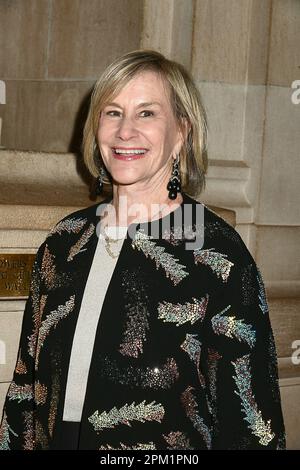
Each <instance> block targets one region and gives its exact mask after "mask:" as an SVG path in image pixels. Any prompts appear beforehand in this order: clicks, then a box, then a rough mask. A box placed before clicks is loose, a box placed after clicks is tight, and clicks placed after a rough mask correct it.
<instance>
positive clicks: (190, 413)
mask: <svg viewBox="0 0 300 470" xmlns="http://www.w3.org/2000/svg"><path fill="white" fill-rule="evenodd" d="M193 390H194V388H193V387H191V386H189V387H188V388H187V389H186V390H185V391H184V392H183V393H182V394H181V397H180V399H181V403H182V405H183V408H184V410H185V413H186V415H187V417H188V418H189V419H190V420H191V422H192V423H193V426H194V428H195V429H196V430H197V431H198V432H199V434H201V436H202V438H203V440H204V442H205V443H206V446H207V448H208V449H211V429H209V427H208V426H207V425H206V424H205V423H204V420H203V418H201V416H200V414H199V411H198V404H197V400H196V398H195V397H194V395H193Z"/></svg>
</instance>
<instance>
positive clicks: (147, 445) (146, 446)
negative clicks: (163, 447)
mask: <svg viewBox="0 0 300 470" xmlns="http://www.w3.org/2000/svg"><path fill="white" fill-rule="evenodd" d="M99 450H156V446H155V444H154V442H145V443H142V442H138V443H137V444H133V445H130V446H129V445H126V444H123V443H122V442H120V447H112V446H110V445H106V446H100V447H99Z"/></svg>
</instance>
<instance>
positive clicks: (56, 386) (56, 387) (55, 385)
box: [48, 372, 60, 437]
mask: <svg viewBox="0 0 300 470" xmlns="http://www.w3.org/2000/svg"><path fill="white" fill-rule="evenodd" d="M59 393H60V373H59V372H57V373H55V374H54V375H53V377H52V387H51V399H50V412H49V417H48V429H49V434H50V436H51V437H52V435H53V431H54V425H55V420H56V416H57V408H58V402H59Z"/></svg>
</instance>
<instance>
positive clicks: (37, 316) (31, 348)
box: [28, 295, 47, 357]
mask: <svg viewBox="0 0 300 470" xmlns="http://www.w3.org/2000/svg"><path fill="white" fill-rule="evenodd" d="M46 301H47V295H42V296H41V300H40V302H39V303H36V304H34V306H33V323H34V328H33V332H32V334H31V335H30V336H28V354H29V355H30V356H31V357H34V356H35V351H36V343H37V339H38V333H39V329H40V326H41V323H42V316H43V311H44V308H45V305H46Z"/></svg>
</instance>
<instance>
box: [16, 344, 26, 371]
mask: <svg viewBox="0 0 300 470" xmlns="http://www.w3.org/2000/svg"><path fill="white" fill-rule="evenodd" d="M16 374H19V375H24V374H27V367H26V364H25V362H24V361H23V360H22V357H21V349H20V350H19V355H18V362H17V365H16Z"/></svg>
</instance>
